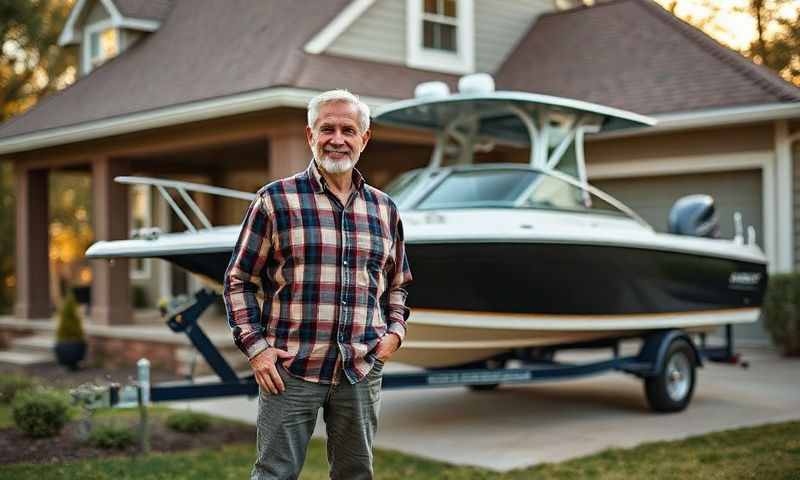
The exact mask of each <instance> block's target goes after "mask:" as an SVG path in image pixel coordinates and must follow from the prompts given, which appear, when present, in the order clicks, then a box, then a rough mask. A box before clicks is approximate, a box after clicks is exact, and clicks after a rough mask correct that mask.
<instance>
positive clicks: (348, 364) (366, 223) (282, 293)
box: [224, 160, 411, 383]
mask: <svg viewBox="0 0 800 480" xmlns="http://www.w3.org/2000/svg"><path fill="white" fill-rule="evenodd" d="M353 186H354V190H353V191H352V192H351V194H350V197H349V199H348V201H347V204H346V205H341V203H340V202H339V200H338V199H337V198H336V197H335V195H334V194H333V193H332V192H330V191H329V190H328V188H327V186H326V182H325V179H324V178H323V177H322V176H321V175H320V173H319V170H317V166H316V164H315V162H314V161H313V160H312V162H311V164H310V165H309V167H308V169H306V170H305V171H303V172H300V173H298V174H296V175H294V176H293V177H289V178H284V179H281V180H278V181H275V182H273V183H270V184H268V185H266V186H264V187H263V188H261V189H260V190H259V191H258V193H257V195H256V198H255V200H254V201H253V202H252V204H251V205H250V207H249V209H248V210H247V213H246V215H245V219H244V224H243V225H242V231H241V233H240V235H239V240H238V241H237V243H236V247H235V248H234V250H233V255H232V257H231V260H230V263H229V264H228V269H227V271H226V274H225V282H224V299H225V305H226V308H227V312H228V324H229V326H230V327H231V330H232V332H233V338H234V341H235V343H236V345H237V346H238V347H239V349H241V350H242V352H244V354H245V355H247V357H248V358H253V357H254V356H255V355H257V354H258V353H260V352H261V351H263V350H265V349H266V348H268V347H270V346H271V347H275V348H278V349H281V350H285V351H288V352H289V353H290V354H291V355H292V358H290V359H286V360H283V363H282V364H283V366H284V367H285V368H286V369H287V370H288V371H289V373H291V374H292V375H294V376H297V377H300V378H303V379H305V380H308V381H311V382H319V383H334V382H336V381H337V373H338V370H339V369H341V370H342V371H343V373H344V374H345V376H346V378H347V379H348V380H349V381H350V382H351V383H355V382H357V381H359V380H361V379H362V378H364V377H365V376H366V375H367V373H369V371H370V370H371V369H372V365H373V363H374V361H375V353H374V352H375V349H376V348H377V346H378V343H379V342H380V340H381V337H383V336H384V335H386V334H388V333H394V334H396V335H398V337H399V338H400V340H401V341H402V340H403V338H404V336H405V332H406V319H407V318H408V314H409V310H408V308H407V307H406V306H405V300H406V295H407V293H406V291H405V289H404V288H403V287H404V286H405V285H406V284H407V283H408V282H410V281H411V270H410V269H409V265H408V260H407V258H406V255H405V244H404V240H403V226H402V223H401V221H400V216H399V214H398V211H397V207H396V206H395V205H394V203H393V202H392V200H391V198H389V196H388V195H386V194H385V193H383V192H381V191H380V190H378V189H376V188H373V187H371V186H369V185H367V184H366V183H365V182H364V179H363V177H362V176H361V174H360V173H359V172H358V171H357V170H354V171H353ZM259 289H261V290H262V291H263V304H260V303H261V302H260V300H259V298H258V295H257V294H258V292H259Z"/></svg>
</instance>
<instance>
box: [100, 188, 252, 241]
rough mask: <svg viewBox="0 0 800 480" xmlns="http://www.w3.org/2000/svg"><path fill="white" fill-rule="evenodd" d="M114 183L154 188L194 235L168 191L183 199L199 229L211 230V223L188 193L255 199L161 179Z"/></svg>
mask: <svg viewBox="0 0 800 480" xmlns="http://www.w3.org/2000/svg"><path fill="white" fill-rule="evenodd" d="M114 181H115V182H117V183H124V184H127V185H148V186H151V187H156V189H157V190H158V193H160V194H161V196H162V197H163V198H164V201H166V202H167V204H168V205H169V206H170V208H172V211H173V212H175V215H177V216H178V218H180V220H181V222H183V224H184V225H185V226H186V228H187V229H188V230H189V231H191V232H194V233H196V232H197V230H198V228H197V227H196V226H195V225H194V223H192V221H191V220H189V217H188V216H187V215H186V213H185V212H184V211H183V210H182V209H181V207H180V206H178V204H177V203H176V202H175V199H174V198H172V195H171V194H170V192H169V189H172V190H175V191H176V192H178V195H180V197H181V198H182V199H183V201H184V202H186V204H187V205H188V206H189V209H190V210H191V211H192V213H194V214H195V216H196V217H197V219H198V220H199V221H200V223H201V224H202V227H201V229H210V228H212V225H211V222H209V221H208V217H206V215H205V214H204V213H203V210H202V209H201V208H200V206H198V205H197V202H195V201H194V200H193V199H192V197H191V195H189V193H188V192H198V193H207V194H210V195H217V196H220V197H228V198H236V199H239V200H247V201H253V199H255V198H256V194H255V193H250V192H242V191H240V190H233V189H230V188H222V187H212V186H209V185H203V184H202V183H192V182H182V181H180V180H164V179H161V178H152V177H132V176H122V177H115V178H114Z"/></svg>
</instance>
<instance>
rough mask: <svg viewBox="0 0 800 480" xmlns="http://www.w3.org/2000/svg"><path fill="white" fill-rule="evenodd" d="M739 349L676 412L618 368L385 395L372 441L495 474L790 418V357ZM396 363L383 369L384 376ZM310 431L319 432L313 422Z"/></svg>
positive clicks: (794, 400) (198, 406) (799, 376)
mask: <svg viewBox="0 0 800 480" xmlns="http://www.w3.org/2000/svg"><path fill="white" fill-rule="evenodd" d="M739 351H740V352H741V353H742V354H743V355H744V358H745V360H747V361H749V363H750V368H749V369H743V368H741V367H735V366H728V365H717V364H707V366H706V367H705V368H703V369H701V370H700V371H699V379H698V385H697V389H696V390H695V396H694V399H693V400H692V403H691V405H690V406H689V408H688V409H687V410H686V411H684V412H682V413H678V414H667V415H665V414H655V413H652V412H651V411H650V410H649V409H648V407H647V405H646V403H645V398H644V392H643V387H642V382H641V381H639V380H637V379H636V378H634V377H631V376H628V375H624V374H618V373H611V374H606V375H601V376H596V377H591V378H586V379H581V380H571V381H565V382H557V383H547V384H536V385H526V386H507V387H501V388H500V389H498V390H496V391H492V392H471V391H469V390H467V389H465V388H461V387H456V388H446V389H414V390H406V391H402V390H398V391H386V392H384V397H383V404H382V411H381V425H380V431H379V433H378V436H377V439H376V443H377V446H378V447H381V448H387V449H393V450H399V451H402V452H405V453H410V454H414V455H419V456H422V457H427V458H432V459H435V460H439V461H446V462H450V463H455V464H463V465H475V466H480V467H484V468H491V469H494V470H499V471H503V470H510V469H515V468H521V467H527V466H531V465H534V464H537V463H542V462H558V461H561V460H566V459H570V458H575V457H580V456H584V455H588V454H592V453H596V452H599V451H602V450H604V449H607V448H610V447H630V446H634V445H638V444H640V443H642V442H651V441H657V440H672V439H679V438H685V437H687V436H692V435H698V434H702V433H707V432H713V431H718V430H725V429H730V428H736V427H742V426H751V425H760V424H765V423H771V422H780V421H785V420H790V419H800V360H789V359H785V358H781V357H780V356H779V355H778V354H777V353H776V352H774V351H772V350H766V349H739ZM403 369H404V367H403V366H401V365H392V364H391V363H390V364H389V365H388V366H387V372H391V371H400V370H403ZM256 404H257V402H256V401H255V400H248V399H244V398H236V399H229V400H213V401H195V402H192V403H191V407H192V409H194V410H202V411H207V412H209V413H213V414H216V415H222V416H228V417H232V418H238V419H243V420H247V421H250V422H254V421H255V416H256ZM183 405H186V404H185V403H184V404H183ZM320 417H321V415H320ZM317 435H324V427H322V425H321V424H320V425H317Z"/></svg>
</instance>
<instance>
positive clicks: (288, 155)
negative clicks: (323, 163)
mask: <svg viewBox="0 0 800 480" xmlns="http://www.w3.org/2000/svg"><path fill="white" fill-rule="evenodd" d="M310 161H311V149H310V148H308V142H307V141H306V134H305V130H304V129H303V126H302V125H297V127H293V128H291V129H287V130H286V131H285V132H282V133H280V134H273V135H271V136H270V138H269V177H270V179H272V180H276V179H278V178H283V177H288V176H290V175H294V174H295V173H297V172H300V171H302V170H305V169H306V167H308V162H310Z"/></svg>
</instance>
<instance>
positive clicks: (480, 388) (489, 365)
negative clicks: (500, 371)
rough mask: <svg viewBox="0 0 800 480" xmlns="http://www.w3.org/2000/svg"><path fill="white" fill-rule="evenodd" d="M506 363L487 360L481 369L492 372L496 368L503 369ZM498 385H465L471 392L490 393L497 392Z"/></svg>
mask: <svg viewBox="0 0 800 480" xmlns="http://www.w3.org/2000/svg"><path fill="white" fill-rule="evenodd" d="M505 367H506V362H505V360H487V361H485V362H483V368H486V369H488V370H494V369H497V368H505ZM499 386H500V384H499V383H488V384H484V385H467V388H468V389H470V390H472V391H473V392H491V391H492V390H497V387H499Z"/></svg>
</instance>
